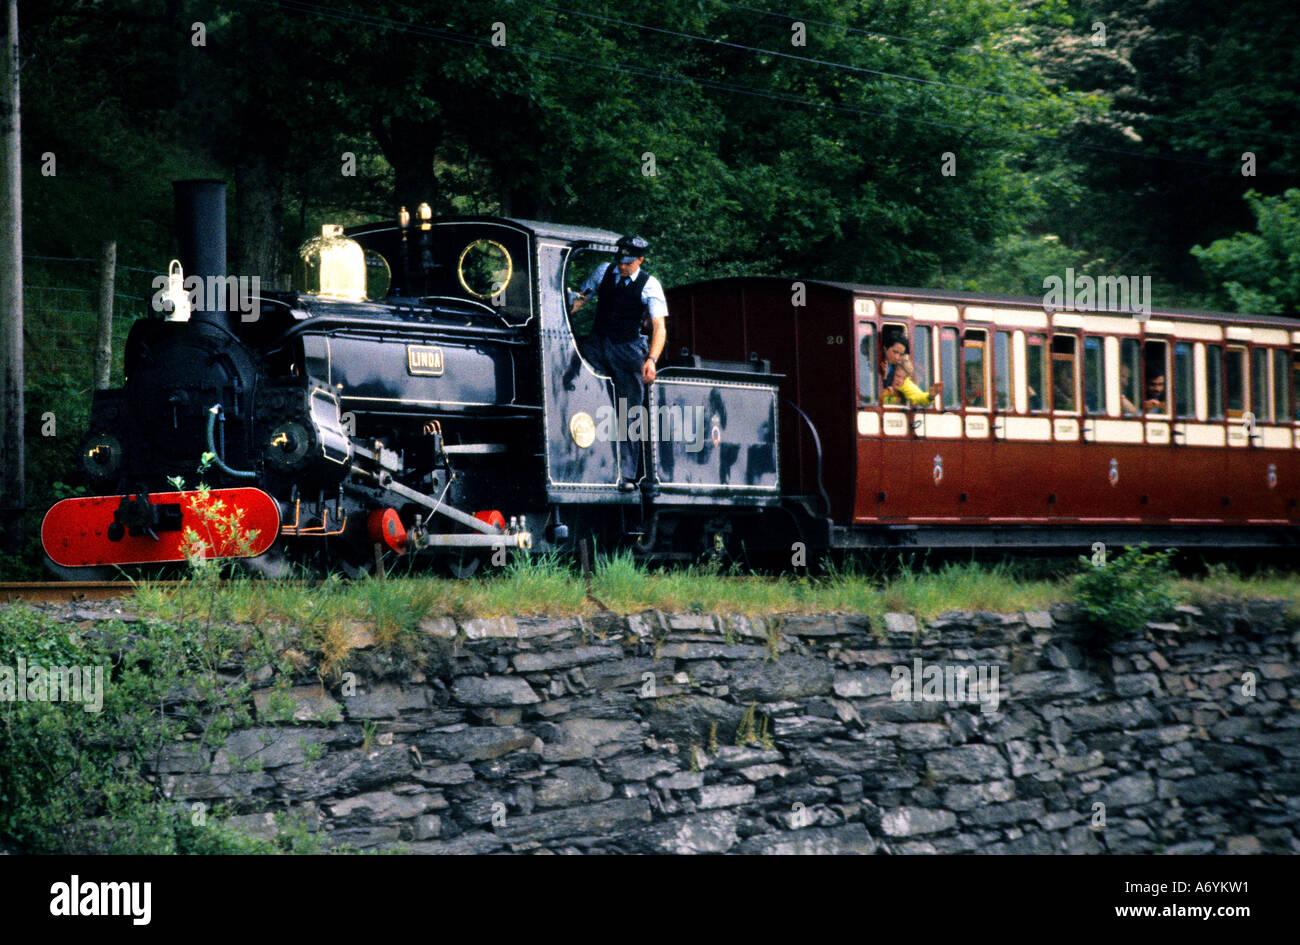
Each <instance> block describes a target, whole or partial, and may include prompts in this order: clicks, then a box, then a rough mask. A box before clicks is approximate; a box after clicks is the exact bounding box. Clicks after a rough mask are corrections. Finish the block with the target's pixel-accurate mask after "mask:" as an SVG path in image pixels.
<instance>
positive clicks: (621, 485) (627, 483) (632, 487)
mask: <svg viewBox="0 0 1300 945" xmlns="http://www.w3.org/2000/svg"><path fill="white" fill-rule="evenodd" d="M618 491H619V492H636V483H635V482H634V481H633V480H631V479H620V480H619V481H618Z"/></svg>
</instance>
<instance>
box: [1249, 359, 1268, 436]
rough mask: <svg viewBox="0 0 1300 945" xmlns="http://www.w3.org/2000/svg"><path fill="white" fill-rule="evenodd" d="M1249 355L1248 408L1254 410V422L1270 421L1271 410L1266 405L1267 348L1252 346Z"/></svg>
mask: <svg viewBox="0 0 1300 945" xmlns="http://www.w3.org/2000/svg"><path fill="white" fill-rule="evenodd" d="M1250 355H1251V357H1250V409H1251V410H1253V411H1254V412H1255V422H1256V423H1272V422H1273V412H1272V411H1271V410H1269V406H1268V349H1267V348H1252V349H1251V352H1250Z"/></svg>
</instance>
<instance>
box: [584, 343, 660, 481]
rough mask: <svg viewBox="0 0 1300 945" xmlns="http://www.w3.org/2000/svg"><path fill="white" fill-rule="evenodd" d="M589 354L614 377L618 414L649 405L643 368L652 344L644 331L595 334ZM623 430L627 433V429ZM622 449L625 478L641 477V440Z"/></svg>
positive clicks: (591, 358) (589, 358) (600, 368)
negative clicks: (617, 337) (618, 336)
mask: <svg viewBox="0 0 1300 945" xmlns="http://www.w3.org/2000/svg"><path fill="white" fill-rule="evenodd" d="M586 355H587V360H588V361H589V362H591V366H592V367H593V368H595V369H596V370H597V371H599V372H600V373H601V374H608V375H609V376H610V377H611V378H613V379H614V411H615V413H616V415H626V414H627V412H628V411H630V410H631V409H632V408H633V407H644V406H645V382H644V381H642V380H641V368H642V367H643V366H644V365H645V359H646V357H647V356H648V355H649V348H648V347H647V342H646V339H645V337H644V336H643V335H637V337H636V338H635V339H633V340H632V341H614V340H613V339H611V338H609V337H607V336H604V335H592V336H591V337H590V338H589V339H588V340H587V347H586ZM620 400H621V401H622V402H623V405H624V406H623V409H622V410H619V401H620ZM620 432H621V433H626V430H622V431H620ZM622 450H623V470H622V475H623V478H624V479H633V480H635V479H638V478H640V475H639V473H638V468H639V466H640V461H641V443H640V441H639V440H637V441H632V442H624V443H623V444H622Z"/></svg>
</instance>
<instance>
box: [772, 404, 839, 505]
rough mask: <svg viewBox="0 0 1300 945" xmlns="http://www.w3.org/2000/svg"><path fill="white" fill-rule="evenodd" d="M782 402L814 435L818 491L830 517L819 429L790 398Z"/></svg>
mask: <svg viewBox="0 0 1300 945" xmlns="http://www.w3.org/2000/svg"><path fill="white" fill-rule="evenodd" d="M781 400H782V402H783V403H786V404H788V405H789V406H790V408H791V409H792V410H793V411H794V412H795V413H797V414H798V415H799V416H800V417H802V418H803V422H804V423H806V424H808V429H809V431H810V432H811V433H812V438H813V446H814V447H815V448H816V450H817V491H818V493H820V495H821V497H822V501H823V502H825V503H826V514H827V515H830V514H831V497H830V496H829V495H828V494H827V493H826V486H825V484H823V483H822V438H821V437H820V436H818V435H817V427H816V426H814V425H813V422H812V420H811V419H809V417H808V414H806V413H804V412H803V411H802V410H801V409H800V408H799V405H798V404H796V403H795V402H794V401H792V400H790V399H789V398H788V397H782V398H781Z"/></svg>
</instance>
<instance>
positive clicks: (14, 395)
mask: <svg viewBox="0 0 1300 945" xmlns="http://www.w3.org/2000/svg"><path fill="white" fill-rule="evenodd" d="M7 5H8V8H9V9H8V15H7V16H6V17H5V19H6V21H7V26H8V28H7V30H6V35H5V45H4V65H3V73H4V75H3V81H0V85H3V87H4V88H3V91H2V92H0V138H3V141H2V142H0V155H3V162H0V167H2V168H3V169H2V170H0V173H2V174H3V180H0V526H3V528H2V529H0V532H2V534H0V541H2V542H3V544H4V547H5V550H7V551H10V552H17V551H20V550H21V549H22V546H23V540H24V538H25V537H26V536H25V520H24V513H25V511H26V509H25V506H26V504H27V489H26V484H25V476H26V469H25V465H26V464H25V461H24V452H23V450H24V443H23V169H22V151H21V141H22V136H21V129H20V126H19V122H18V115H19V101H18V69H19V65H20V61H19V58H18V0H8V3H7Z"/></svg>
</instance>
